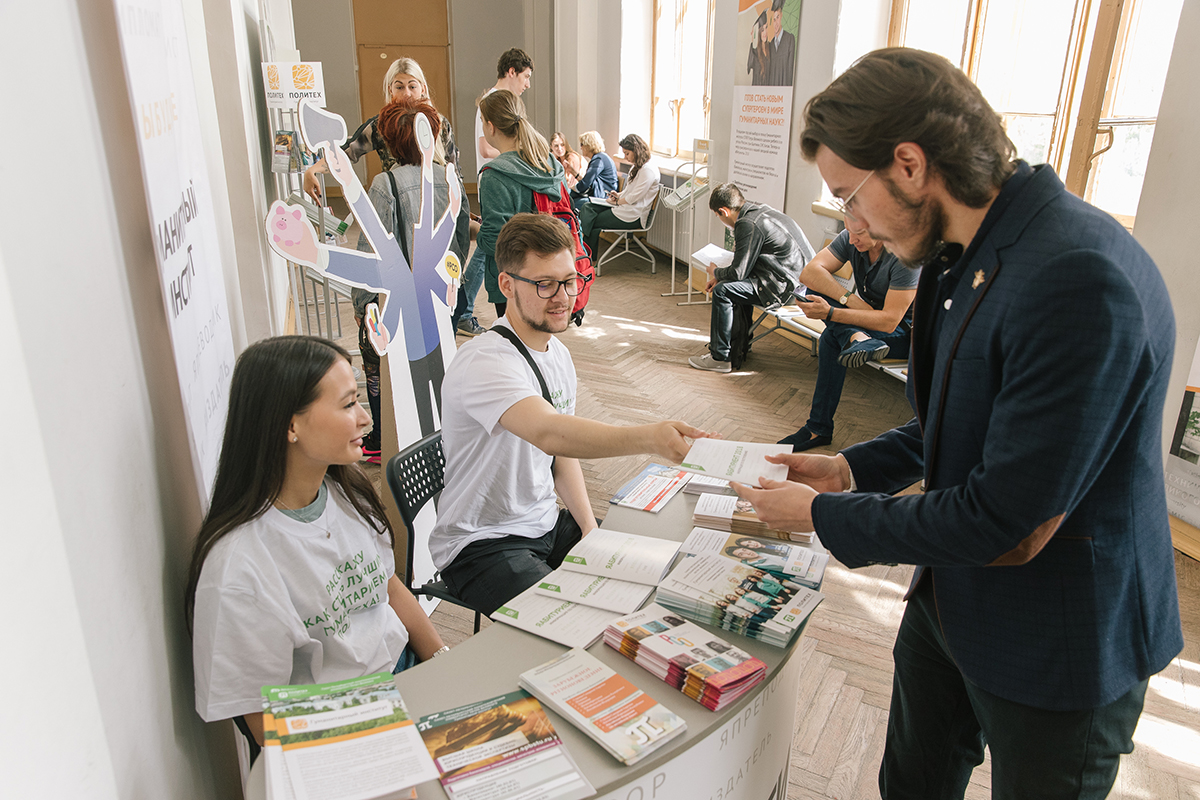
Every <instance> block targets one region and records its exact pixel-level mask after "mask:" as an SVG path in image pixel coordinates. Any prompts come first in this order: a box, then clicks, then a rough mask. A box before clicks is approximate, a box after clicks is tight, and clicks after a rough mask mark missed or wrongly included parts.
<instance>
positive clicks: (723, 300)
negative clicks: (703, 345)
mask: <svg viewBox="0 0 1200 800" xmlns="http://www.w3.org/2000/svg"><path fill="white" fill-rule="evenodd" d="M734 303H737V304H739V305H751V306H752V305H755V304H756V303H758V290H757V289H755V288H754V282H753V281H722V282H721V283H718V284H717V285H716V286H714V287H713V293H712V315H711V317H710V318H709V323H708V340H709V341H708V350H709V352H711V353H712V357H713V359H714V360H716V361H728V360H729V338H730V334H731V333H732V332H733V305H734Z"/></svg>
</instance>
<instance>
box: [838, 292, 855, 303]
mask: <svg viewBox="0 0 1200 800" xmlns="http://www.w3.org/2000/svg"><path fill="white" fill-rule="evenodd" d="M852 294H854V290H853V289H847V290H846V293H845V294H844V295H842V299H841V300H838V303H839V304H841V305H843V306H844V305H846V301H847V300H849V299H850V296H851V295H852Z"/></svg>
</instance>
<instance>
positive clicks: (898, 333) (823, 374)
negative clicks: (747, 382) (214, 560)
mask: <svg viewBox="0 0 1200 800" xmlns="http://www.w3.org/2000/svg"><path fill="white" fill-rule="evenodd" d="M716 305H717V303H716V297H715V296H714V297H713V309H714V313H716V311H715V310H716ZM859 332H862V333H865V334H866V335H867V336H870V337H871V338H872V339H878V340H879V341H881V342H883V343H884V344H886V345H887V346H888V349H889V352H888V358H908V346H909V343H910V342H911V341H912V338H911V337H910V336H909V333H908V331H906V330H905V329H904V326H903V325H901V326H900V327H898V328H896V330H894V331H892V332H891V333H884V332H882V331H869V330H865V329H863V328H856V327H854V326H853V325H843V324H842V323H840V322H826V323H825V332H824V333H822V334H821V339H820V341H819V342H818V344H817V386H816V388H815V389H813V404H812V412H811V415H810V416H809V418H808V422H807V423H805V425H806V427H807V428H808V429H809V430H810V431H812V432H813V433H815V434H816V435H817V436H832V435H833V412H834V411H837V407H838V402H840V401H841V399H842V385H843V384H844V383H845V382H846V368H845V367H843V366H842V365H841V364H839V363H838V356H839V355H841V353H842V351H843V350H845V349H846V345H848V344H850V337H851V336H853V335H854V334H856V333H859ZM715 357H716V356H714V358H715Z"/></svg>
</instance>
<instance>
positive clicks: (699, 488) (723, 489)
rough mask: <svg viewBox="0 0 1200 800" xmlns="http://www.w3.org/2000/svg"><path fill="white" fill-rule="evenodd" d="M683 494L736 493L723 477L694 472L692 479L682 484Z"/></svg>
mask: <svg viewBox="0 0 1200 800" xmlns="http://www.w3.org/2000/svg"><path fill="white" fill-rule="evenodd" d="M683 493H684V494H737V492H735V491H734V490H733V487H732V486H730V485H729V481H727V480H725V479H723V478H710V477H709V476H707V475H701V474H700V473H694V474H693V475H692V479H691V480H689V481H688V482H687V483H686V484H684V486H683Z"/></svg>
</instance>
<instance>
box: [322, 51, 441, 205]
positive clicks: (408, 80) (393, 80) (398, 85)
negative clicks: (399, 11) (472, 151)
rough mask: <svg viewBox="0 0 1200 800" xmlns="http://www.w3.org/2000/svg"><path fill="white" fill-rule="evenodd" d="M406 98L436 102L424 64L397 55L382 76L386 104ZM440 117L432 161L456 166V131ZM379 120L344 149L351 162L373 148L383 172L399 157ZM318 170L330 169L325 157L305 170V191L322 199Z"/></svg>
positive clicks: (372, 121) (372, 120)
mask: <svg viewBox="0 0 1200 800" xmlns="http://www.w3.org/2000/svg"><path fill="white" fill-rule="evenodd" d="M406 100H409V101H418V100H424V101H425V102H427V103H431V104H432V102H433V101H432V100H431V99H430V98H429V84H428V83H426V82H425V73H424V72H423V71H422V70H421V65H420V64H418V63H417V62H416V61H414V60H413V59H411V58H398V59H396V60H395V61H393V62H392V65H391V66H390V67H388V71H387V74H386V75H385V76H384V78H383V104H384V105H387V104H388V103H399V102H402V101H406ZM438 117H439V119H440V120H441V133H440V134H439V135H438V140H437V145H436V147H435V148H434V155H433V160H434V161H435V162H437V163H438V164H453V165H455V166H456V167H457V166H458V145H457V144H456V143H455V141H454V131H453V130H451V128H450V120H448V119H446V117H445V116H444V115H442V114H441V113H440V112H439V114H438ZM378 122H379V115H378V114H376V115H375V116H373V117H371V118H370V119H369V120H367V121H366V122H364V123H363V124H362V125H360V126H359V128H358V130H356V131H355V132H354V133H352V134H351V135H350V138H349V139H347V140H346V143H345V144H344V145H342V149H343V150H345V151H346V155H348V156H350V161H351V162H353V163H356V164H357V163H358V160H359V159H360V158H362V157H363V156H365V155H366V154H367V153H369V152H371V151H372V150H373V151H375V152H376V153H378V154H379V161H380V163H381V164H382V166H383V170H384V172H389V171H391V169H392V167H394V166H396V159H395V158H394V157H393V156H392V153H391V151H390V150H388V146H387V142H385V141H384V140H383V137H382V136H380V134H379V126H378ZM318 172H329V167H328V166H327V165H326V164H325V159H321V160H320V161H318V162H317V163H316V164H313V165H312V166H311V167H309V168H308V169H306V170H305V171H304V192H305V194H308V195H310V196H311V197H313V198H314V199H316V200H317V201H318V202H320V201H321V200H322V197H321V187H320V185H319V184H318V183H317V173H318Z"/></svg>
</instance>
